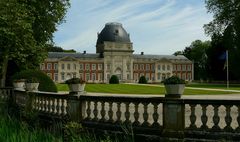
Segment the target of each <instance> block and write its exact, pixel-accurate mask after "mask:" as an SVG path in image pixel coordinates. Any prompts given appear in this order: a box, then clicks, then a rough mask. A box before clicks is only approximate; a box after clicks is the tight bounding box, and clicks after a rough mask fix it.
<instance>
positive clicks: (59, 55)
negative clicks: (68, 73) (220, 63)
mask: <svg viewBox="0 0 240 142" xmlns="http://www.w3.org/2000/svg"><path fill="white" fill-rule="evenodd" d="M63 57H74V58H100V54H99V53H86V54H84V53H65V52H48V58H55V59H61V58H63ZM133 58H134V59H156V60H161V59H167V60H176V61H180V60H181V61H189V62H191V61H190V60H189V59H187V58H186V57H185V56H183V55H178V56H175V55H141V54H133Z"/></svg>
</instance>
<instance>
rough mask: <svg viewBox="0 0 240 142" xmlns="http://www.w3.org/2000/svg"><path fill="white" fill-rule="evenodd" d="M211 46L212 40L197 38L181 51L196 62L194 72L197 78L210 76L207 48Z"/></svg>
mask: <svg viewBox="0 0 240 142" xmlns="http://www.w3.org/2000/svg"><path fill="white" fill-rule="evenodd" d="M210 46H211V44H210V41H205V42H202V41H201V40H195V41H193V42H192V43H191V45H190V46H188V47H186V48H185V49H184V50H183V51H181V52H182V55H184V56H185V57H187V58H188V59H189V60H191V61H193V62H194V74H195V79H196V80H199V79H204V80H206V79H207V77H208V74H207V69H208V65H207V60H208V55H207V50H208V48H209V47H210Z"/></svg>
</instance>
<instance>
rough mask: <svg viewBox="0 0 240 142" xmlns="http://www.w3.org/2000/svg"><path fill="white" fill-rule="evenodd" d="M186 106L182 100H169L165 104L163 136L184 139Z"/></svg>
mask: <svg viewBox="0 0 240 142" xmlns="http://www.w3.org/2000/svg"><path fill="white" fill-rule="evenodd" d="M184 112H185V105H184V103H183V101H182V100H181V99H167V98H166V100H165V102H164V103H163V136H165V137H176V138H183V137H184V127H185V115H184V114H185V113H184Z"/></svg>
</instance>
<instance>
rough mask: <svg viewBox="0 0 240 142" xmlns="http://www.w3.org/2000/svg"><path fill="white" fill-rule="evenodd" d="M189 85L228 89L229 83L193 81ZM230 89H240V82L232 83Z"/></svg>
mask: <svg viewBox="0 0 240 142" xmlns="http://www.w3.org/2000/svg"><path fill="white" fill-rule="evenodd" d="M187 87H197V88H214V89H226V88H227V85H226V84H207V83H192V84H187ZM229 90H240V84H230V85H229Z"/></svg>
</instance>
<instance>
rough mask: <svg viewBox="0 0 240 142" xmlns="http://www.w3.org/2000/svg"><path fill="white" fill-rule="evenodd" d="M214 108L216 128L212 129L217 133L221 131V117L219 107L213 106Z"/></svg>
mask: <svg viewBox="0 0 240 142" xmlns="http://www.w3.org/2000/svg"><path fill="white" fill-rule="evenodd" d="M213 107H214V116H213V124H214V126H213V127H212V129H213V130H215V131H217V130H218V131H219V130H220V127H219V125H218V124H219V121H220V117H219V115H218V107H219V105H213Z"/></svg>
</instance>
